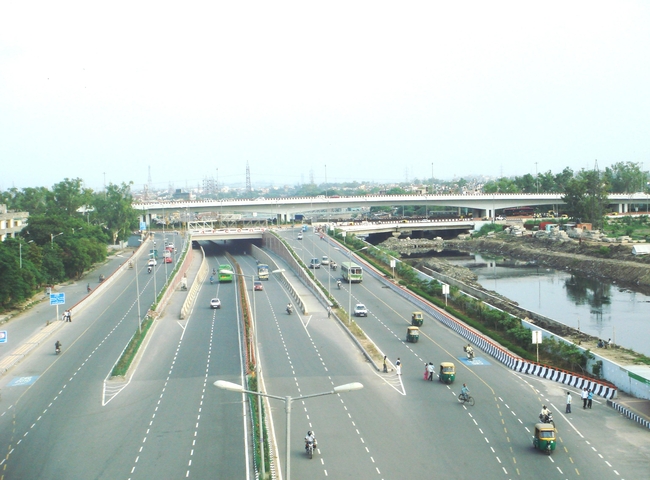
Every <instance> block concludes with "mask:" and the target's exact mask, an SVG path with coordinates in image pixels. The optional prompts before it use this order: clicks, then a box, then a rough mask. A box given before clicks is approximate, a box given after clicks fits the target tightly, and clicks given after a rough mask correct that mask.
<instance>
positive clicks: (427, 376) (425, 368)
mask: <svg viewBox="0 0 650 480" xmlns="http://www.w3.org/2000/svg"><path fill="white" fill-rule="evenodd" d="M428 379H429V364H428V363H426V362H425V364H424V378H423V380H428Z"/></svg>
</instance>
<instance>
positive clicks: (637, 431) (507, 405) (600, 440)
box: [258, 230, 650, 478]
mask: <svg viewBox="0 0 650 480" xmlns="http://www.w3.org/2000/svg"><path fill="white" fill-rule="evenodd" d="M296 233H297V230H296V231H293V232H291V231H289V232H288V231H284V236H285V238H286V239H287V240H288V241H289V242H290V243H292V244H293V245H296V246H297V247H298V248H302V249H303V250H304V251H305V252H306V253H307V254H309V256H311V254H312V253H313V254H314V255H315V256H318V257H321V256H322V255H328V256H330V257H333V258H334V259H335V260H336V261H337V262H339V263H341V262H342V261H345V260H346V257H345V256H344V255H343V254H342V253H341V252H339V251H338V250H335V249H333V248H331V247H329V248H328V246H327V243H326V242H323V241H320V240H318V239H317V238H318V237H316V236H315V235H313V234H309V235H305V239H304V240H303V241H297V240H296V239H295V234H296ZM315 274H316V276H317V277H318V278H319V280H320V281H321V282H322V283H323V284H324V285H327V284H328V283H329V284H332V285H333V284H334V282H335V281H336V279H337V278H338V275H337V274H338V271H337V272H332V271H330V270H329V269H325V268H321V269H318V270H316V271H315ZM328 276H330V279H329V280H328V278H327V277H328ZM332 292H333V293H334V295H335V296H336V298H337V300H338V301H339V302H340V303H341V304H342V305H344V306H345V308H347V304H348V294H349V291H348V286H347V285H344V286H343V288H342V290H340V291H339V290H336V288H334V289H332ZM275 296H277V294H274V297H275ZM356 302H362V303H364V304H365V305H366V306H367V307H368V309H369V311H370V315H369V317H368V318H358V319H357V323H358V324H359V325H360V326H361V327H362V328H363V329H364V330H365V331H366V332H367V334H368V335H369V336H370V337H371V338H372V339H373V340H374V341H375V343H376V344H377V345H378V346H379V348H380V349H381V350H382V351H384V352H385V353H386V354H387V355H388V357H389V358H390V359H391V360H392V361H393V362H395V360H396V359H397V357H400V358H401V361H402V365H403V367H402V375H401V378H400V377H398V376H397V375H396V374H395V373H394V372H391V373H388V374H378V373H377V372H375V371H374V370H373V369H371V368H370V367H369V365H368V364H367V363H366V362H365V361H364V359H363V358H362V357H361V356H360V355H359V353H358V351H357V350H356V348H355V347H353V346H352V344H351V342H350V341H349V340H348V339H347V338H346V335H345V334H343V332H342V331H341V330H340V328H339V327H337V326H336V324H335V323H334V322H333V321H328V320H327V318H326V315H325V314H324V313H318V311H316V312H315V313H314V315H313V316H312V317H311V318H301V319H300V320H301V322H300V323H298V322H295V320H297V318H294V317H293V316H292V317H289V316H286V315H284V314H283V313H282V311H280V310H277V308H279V307H275V309H274V310H273V311H272V313H270V314H269V315H270V316H272V318H270V319H268V321H266V322H264V323H263V324H262V325H266V324H267V323H268V325H266V328H268V330H265V331H264V332H263V338H264V341H263V344H262V352H263V359H264V362H265V366H264V372H265V379H266V381H267V386H268V388H269V391H273V392H272V393H274V394H279V395H287V394H289V395H295V394H297V392H298V391H300V392H301V393H303V394H305V393H311V392H314V391H322V390H323V389H327V388H329V387H330V386H333V385H336V384H342V383H349V382H351V381H360V382H361V383H363V384H364V385H365V388H364V389H363V390H361V391H358V392H352V393H348V394H343V395H341V396H340V402H341V403H340V404H338V405H337V404H335V403H334V402H331V399H329V398H328V397H323V398H322V399H318V400H316V399H312V400H308V401H306V402H305V405H304V409H305V412H304V424H303V425H313V428H315V429H316V432H317V434H318V437H319V441H321V442H322V450H323V452H322V454H323V457H322V458H321V460H322V474H323V476H324V475H327V476H332V473H334V475H333V476H334V478H345V477H346V476H351V475H354V476H355V477H356V478H404V475H405V472H408V478H431V475H432V474H434V472H439V474H440V475H441V476H446V477H447V478H471V477H481V478H514V477H522V478H538V477H540V478H541V477H543V478H548V477H549V476H550V477H557V478H576V477H578V476H582V477H584V476H588V477H594V478H643V477H644V476H645V472H646V471H647V470H646V469H647V466H648V462H647V460H645V458H647V455H648V453H650V452H649V451H648V445H647V432H646V431H645V430H643V429H641V428H640V427H637V426H636V424H634V423H632V422H629V421H628V420H625V419H623V418H622V417H621V416H620V415H619V414H618V413H616V412H615V411H614V410H613V409H610V408H608V407H606V406H605V405H604V403H603V402H597V403H595V406H594V409H592V410H587V411H585V410H582V408H579V405H578V403H579V401H578V400H579V399H578V395H577V393H578V392H575V391H574V392H572V393H573V397H574V408H573V413H572V414H571V415H565V414H564V413H563V412H564V403H563V402H564V398H565V396H566V389H565V388H563V387H562V386H561V385H559V384H557V383H555V382H549V381H545V380H541V379H539V378H536V377H529V376H525V375H520V374H516V373H514V372H512V371H510V370H508V369H507V368H505V367H504V366H502V365H501V364H499V363H498V362H496V361H495V360H494V359H492V358H491V357H486V356H484V355H482V353H481V352H480V351H479V352H477V353H478V359H477V360H476V361H475V362H473V363H471V362H467V361H466V360H465V359H464V358H463V356H462V355H461V354H462V353H463V352H462V346H463V345H464V344H466V343H467V342H465V341H464V340H463V339H462V338H461V337H460V336H458V335H457V334H455V333H454V332H452V331H451V330H449V329H447V328H445V327H443V326H442V325H441V324H439V323H437V322H435V321H434V320H433V319H431V318H427V319H425V325H424V326H423V328H422V336H421V338H420V342H419V343H417V344H407V343H405V342H404V337H405V332H406V327H407V325H409V323H410V314H411V312H412V311H413V310H414V308H413V307H412V305H411V304H410V303H408V302H407V301H406V300H404V299H402V298H401V297H399V296H397V295H395V294H393V293H392V292H390V290H388V289H385V288H382V285H381V284H380V283H379V282H378V281H376V280H374V279H373V278H372V277H370V276H369V275H366V276H365V278H364V282H363V283H361V284H353V285H352V304H353V305H354V304H355V303H356ZM278 304H279V303H278ZM259 305H260V304H259V299H258V309H259V308H260V306H259ZM322 311H323V312H324V309H322ZM310 313H311V312H310ZM260 318H261V317H260ZM265 320H266V319H265ZM273 336H275V340H274V341H272V338H273ZM265 343H266V344H267V345H266V347H265V345H264V344H265ZM269 343H272V344H273V346H270V345H268V344H269ZM269 357H270V358H269ZM429 361H431V362H433V363H434V364H435V365H436V366H438V365H439V363H440V362H441V361H453V362H454V363H455V364H456V366H457V369H458V375H457V380H456V382H455V383H454V384H452V385H451V386H446V385H443V384H441V383H439V382H437V381H435V382H426V381H424V380H423V370H424V364H425V362H429ZM328 382H329V383H328ZM463 382H466V383H467V384H468V386H469V387H470V389H471V391H472V395H473V396H474V397H475V398H476V405H475V406H474V407H469V406H463V405H461V404H459V403H458V401H457V400H456V396H457V395H458V393H459V390H460V386H461V385H462V383H463ZM316 402H318V403H316ZM544 403H545V404H547V405H548V406H549V407H550V408H551V410H552V411H553V412H554V413H555V417H556V424H557V426H558V430H559V441H558V449H557V450H556V452H554V454H553V455H552V456H546V455H544V454H543V453H541V452H539V451H536V450H534V449H533V448H532V429H533V426H534V424H535V423H536V419H537V415H538V413H539V411H540V409H541V406H542V404H544ZM298 410H299V409H295V411H294V415H295V416H296V417H297V416H298V414H297V411H298ZM280 416H281V415H280ZM280 416H277V417H278V422H281V421H282V420H281V418H279V417H280ZM274 419H275V417H274ZM296 423H299V422H298V420H296V419H294V420H292V425H295V424H296ZM296 428H297V427H296ZM302 430H303V431H305V432H306V430H307V429H306V428H304V426H303V428H302ZM280 431H282V430H280ZM301 433H302V435H303V436H304V434H305V433H304V432H302V431H296V432H295V433H293V431H292V435H296V436H297V435H300V434H301ZM300 453H301V452H300V451H299V450H296V451H295V452H292V455H294V454H295V455H298V456H300ZM370 457H371V458H370ZM297 460H298V459H297ZM305 463H306V464H307V465H310V464H309V462H300V461H296V462H292V472H293V471H295V469H296V468H299V467H293V465H294V464H297V465H304V464H305ZM365 466H368V467H371V468H364V467H365ZM307 468H308V469H309V470H307V471H305V472H301V474H302V473H304V474H310V475H312V476H317V477H318V476H320V473H319V474H315V472H316V471H317V470H320V469H315V468H314V467H313V466H309V467H307ZM352 472H354V473H352ZM299 477H300V478H303V477H302V476H301V475H299Z"/></svg>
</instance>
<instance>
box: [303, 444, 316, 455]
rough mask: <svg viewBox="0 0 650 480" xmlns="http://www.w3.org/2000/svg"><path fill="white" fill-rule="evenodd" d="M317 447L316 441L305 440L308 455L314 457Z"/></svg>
mask: <svg viewBox="0 0 650 480" xmlns="http://www.w3.org/2000/svg"><path fill="white" fill-rule="evenodd" d="M315 447H316V445H314V442H307V441H305V451H306V452H307V456H308V457H309V458H313V457H314V448H315Z"/></svg>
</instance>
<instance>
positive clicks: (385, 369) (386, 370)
mask: <svg viewBox="0 0 650 480" xmlns="http://www.w3.org/2000/svg"><path fill="white" fill-rule="evenodd" d="M384 373H388V365H386V355H384Z"/></svg>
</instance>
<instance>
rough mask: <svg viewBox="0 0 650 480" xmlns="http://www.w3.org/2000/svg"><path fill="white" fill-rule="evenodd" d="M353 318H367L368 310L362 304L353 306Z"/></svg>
mask: <svg viewBox="0 0 650 480" xmlns="http://www.w3.org/2000/svg"><path fill="white" fill-rule="evenodd" d="M354 316H355V317H367V316H368V309H367V308H366V306H365V305H364V304H363V303H357V304H356V305H355V306H354Z"/></svg>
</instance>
